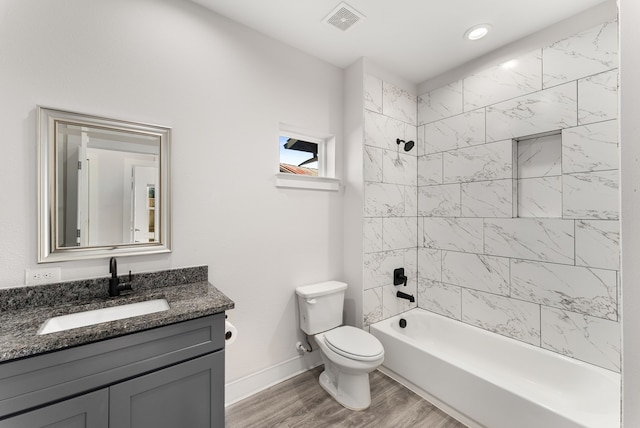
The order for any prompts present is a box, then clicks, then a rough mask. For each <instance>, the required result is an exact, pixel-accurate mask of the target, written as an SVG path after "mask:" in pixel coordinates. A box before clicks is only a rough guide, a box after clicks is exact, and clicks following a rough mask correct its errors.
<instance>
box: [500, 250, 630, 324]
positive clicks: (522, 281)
mask: <svg viewBox="0 0 640 428" xmlns="http://www.w3.org/2000/svg"><path fill="white" fill-rule="evenodd" d="M511 297H514V298H516V299H521V300H526V301H527V302H532V303H540V304H543V305H545V306H551V307H554V308H558V309H565V310H569V311H572V312H580V313H583V314H589V315H592V316H596V317H600V318H607V319H610V320H614V321H615V320H617V319H618V311H617V284H616V272H615V271H612V270H603V269H593V268H586V267H580V266H569V265H561V264H556V263H542V262H530V261H526V260H518V259H512V260H511Z"/></svg>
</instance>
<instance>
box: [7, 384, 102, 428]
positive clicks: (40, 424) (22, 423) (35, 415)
mask: <svg viewBox="0 0 640 428" xmlns="http://www.w3.org/2000/svg"><path fill="white" fill-rule="evenodd" d="M108 406H109V390H108V389H107V388H105V389H101V390H98V391H95V392H91V393H89V394H84V395H81V396H79V397H76V398H71V399H69V400H65V401H61V402H60V403H56V404H51V405H49V406H46V407H42V408H40V409H37V410H33V411H31V412H27V413H23V414H21V415H18V416H14V417H12V418H9V419H5V420H2V421H0V427H1V428H44V427H46V428H108V424H109V419H108V417H109V411H108Z"/></svg>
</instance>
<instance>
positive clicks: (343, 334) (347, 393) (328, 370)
mask: <svg viewBox="0 0 640 428" xmlns="http://www.w3.org/2000/svg"><path fill="white" fill-rule="evenodd" d="M346 288H347V284H345V283H343V282H338V281H329V282H324V283H320V284H313V285H309V286H304V287H298V288H297V289H296V294H297V295H298V304H299V306H300V327H301V328H302V330H303V331H304V332H305V333H307V334H309V335H313V337H314V340H315V342H316V343H317V345H318V348H319V349H320V352H321V354H322V360H323V362H324V371H323V372H322V373H321V374H320V379H319V381H320V385H321V386H322V388H323V389H324V390H325V391H327V392H328V393H329V394H330V395H331V396H332V397H333V398H334V399H335V400H336V401H337V402H338V403H340V404H341V405H343V406H344V407H346V408H348V409H352V410H364V409H366V408H368V407H369V406H370V405H371V388H370V385H369V373H370V372H372V371H373V370H375V369H376V368H378V367H379V366H380V364H382V362H383V361H384V348H383V347H382V344H381V343H380V341H379V340H378V339H377V338H376V337H374V336H373V335H371V334H369V333H367V332H366V331H364V330H361V329H358V328H355V327H351V326H342V325H341V324H342V308H343V302H344V293H345V290H346Z"/></svg>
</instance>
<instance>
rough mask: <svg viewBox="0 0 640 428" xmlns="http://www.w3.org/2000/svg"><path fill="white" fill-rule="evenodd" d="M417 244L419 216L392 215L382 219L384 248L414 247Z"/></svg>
mask: <svg viewBox="0 0 640 428" xmlns="http://www.w3.org/2000/svg"><path fill="white" fill-rule="evenodd" d="M417 245H418V219H417V217H390V218H383V219H382V248H383V250H385V251H387V250H399V249H403V248H414V247H416V246H417Z"/></svg>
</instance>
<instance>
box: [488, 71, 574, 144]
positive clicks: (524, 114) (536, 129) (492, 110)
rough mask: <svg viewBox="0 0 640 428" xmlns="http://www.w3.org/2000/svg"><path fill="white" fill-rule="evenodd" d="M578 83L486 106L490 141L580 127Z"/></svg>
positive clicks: (566, 84)
mask: <svg viewBox="0 0 640 428" xmlns="http://www.w3.org/2000/svg"><path fill="white" fill-rule="evenodd" d="M577 102H578V99H577V84H576V82H570V83H565V84H564V85H560V86H555V87H553V88H549V89H545V90H543V91H540V92H534V93H532V94H529V95H524V96H522V97H518V98H515V99H513V100H509V101H504V102H501V103H498V104H494V105H491V106H488V107H487V125H486V126H487V142H490V141H499V140H505V139H507V138H520V137H526V136H528V135H534V134H540V133H542V132H549V131H554V130H557V129H563V128H569V127H571V126H576V125H577V120H576V117H577Z"/></svg>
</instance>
